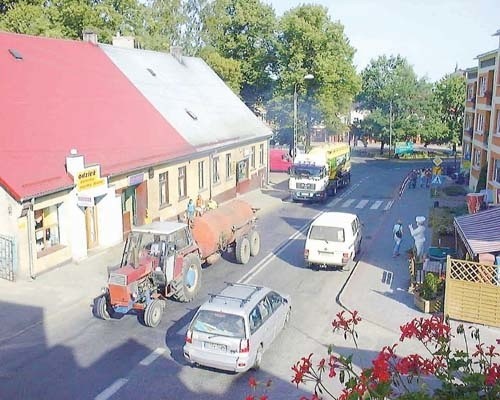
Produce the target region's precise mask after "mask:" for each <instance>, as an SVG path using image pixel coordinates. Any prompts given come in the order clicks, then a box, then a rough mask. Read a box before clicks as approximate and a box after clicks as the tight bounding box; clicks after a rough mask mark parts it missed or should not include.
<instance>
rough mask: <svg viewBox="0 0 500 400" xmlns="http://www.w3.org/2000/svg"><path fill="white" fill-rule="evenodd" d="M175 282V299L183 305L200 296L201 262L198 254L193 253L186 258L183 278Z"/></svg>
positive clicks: (183, 264) (183, 266) (183, 265)
mask: <svg viewBox="0 0 500 400" xmlns="http://www.w3.org/2000/svg"><path fill="white" fill-rule="evenodd" d="M179 278H180V279H177V280H176V281H175V286H174V290H175V294H174V295H173V296H174V298H175V299H177V300H179V301H182V302H183V303H187V302H190V301H191V300H193V299H194V298H195V297H196V295H197V294H198V292H199V290H200V287H201V262H200V258H199V257H198V255H197V254H194V253H191V254H188V255H186V257H184V262H183V263H182V277H179Z"/></svg>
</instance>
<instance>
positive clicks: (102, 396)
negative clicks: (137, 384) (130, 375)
mask: <svg viewBox="0 0 500 400" xmlns="http://www.w3.org/2000/svg"><path fill="white" fill-rule="evenodd" d="M127 382H128V379H123V378H120V379H117V380H116V381H115V382H114V383H113V384H112V385H110V386H108V387H107V388H106V389H104V390H103V391H102V392H101V393H99V394H98V395H97V396H96V397H95V398H94V400H107V399H109V398H110V397H111V396H113V395H114V394H115V393H116V392H118V390H120V388H121V387H122V386H123V385H125V384H126V383H127Z"/></svg>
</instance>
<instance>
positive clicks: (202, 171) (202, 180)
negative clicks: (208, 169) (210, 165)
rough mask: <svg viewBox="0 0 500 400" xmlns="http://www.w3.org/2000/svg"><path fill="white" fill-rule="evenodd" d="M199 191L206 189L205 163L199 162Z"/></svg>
mask: <svg viewBox="0 0 500 400" xmlns="http://www.w3.org/2000/svg"><path fill="white" fill-rule="evenodd" d="M198 189H205V161H198Z"/></svg>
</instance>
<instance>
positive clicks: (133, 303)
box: [94, 200, 260, 327]
mask: <svg viewBox="0 0 500 400" xmlns="http://www.w3.org/2000/svg"><path fill="white" fill-rule="evenodd" d="M256 220H257V219H256V217H255V210H254V209H252V207H251V206H250V205H249V204H248V203H246V202H244V201H240V200H234V201H232V202H230V203H228V204H227V205H224V206H221V207H220V208H217V209H215V210H210V211H208V212H206V213H205V214H203V215H202V216H198V217H195V218H194V221H193V224H192V226H191V227H189V226H188V225H187V224H184V223H180V222H169V221H161V222H153V223H151V224H148V225H144V226H141V227H137V228H133V230H132V232H131V233H130V234H129V235H128V238H127V240H126V242H125V247H124V250H123V255H122V260H121V263H120V265H119V266H117V267H116V268H110V269H109V271H108V272H109V276H108V285H107V287H106V288H104V289H103V294H102V295H100V296H99V297H97V298H96V299H95V301H94V315H96V316H97V317H99V318H102V319H105V320H108V319H110V318H112V317H113V316H117V315H120V314H122V315H123V314H127V313H129V312H130V311H131V310H136V311H138V312H139V315H140V316H141V317H142V320H143V323H144V324H145V325H146V326H150V327H156V326H158V325H159V323H160V322H161V318H162V314H163V310H164V308H165V304H166V302H165V299H166V298H168V297H173V298H174V299H176V300H178V301H182V302H189V301H191V300H193V299H194V298H195V297H196V295H197V294H198V291H199V290H200V286H201V278H202V277H201V265H202V263H207V264H212V263H214V262H215V261H216V260H217V259H218V258H219V257H220V255H221V253H223V252H225V251H228V250H229V249H231V250H234V252H235V257H236V261H237V262H238V263H241V264H246V263H247V262H248V261H249V260H250V256H256V255H257V254H258V253H259V250H260V236H259V233H258V232H257V230H256Z"/></svg>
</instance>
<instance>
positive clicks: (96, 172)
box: [74, 166, 106, 193]
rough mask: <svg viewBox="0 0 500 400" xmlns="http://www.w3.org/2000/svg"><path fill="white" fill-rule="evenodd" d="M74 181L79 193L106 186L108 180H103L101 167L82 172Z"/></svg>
mask: <svg viewBox="0 0 500 400" xmlns="http://www.w3.org/2000/svg"><path fill="white" fill-rule="evenodd" d="M74 181H75V185H76V190H77V191H78V193H80V192H84V191H86V190H90V189H95V188H97V187H100V186H104V185H106V179H105V178H101V169H100V167H99V166H94V167H88V168H85V169H83V170H81V171H80V172H78V173H77V174H76V175H75V177H74Z"/></svg>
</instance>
